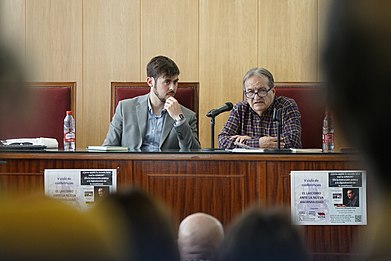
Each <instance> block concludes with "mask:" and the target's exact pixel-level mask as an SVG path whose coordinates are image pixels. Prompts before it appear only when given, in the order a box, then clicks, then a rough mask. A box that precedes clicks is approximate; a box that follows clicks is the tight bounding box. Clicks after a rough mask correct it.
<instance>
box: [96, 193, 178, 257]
mask: <svg viewBox="0 0 391 261" xmlns="http://www.w3.org/2000/svg"><path fill="white" fill-rule="evenodd" d="M97 207H99V208H101V209H107V210H114V211H110V215H114V213H113V212H116V213H117V214H118V216H120V217H121V219H122V220H123V221H124V223H125V224H126V225H125V227H124V228H123V232H124V233H126V234H129V235H130V239H131V241H132V254H131V255H132V256H133V258H134V260H143V261H144V260H146V261H149V260H151V261H154V260H162V261H178V260H179V252H178V247H177V244H176V243H175V238H176V237H175V235H174V232H175V229H174V226H173V221H172V220H171V216H170V213H169V212H168V211H167V209H166V206H165V205H164V204H163V203H162V202H160V201H159V200H157V199H156V198H155V197H153V196H152V195H150V194H148V193H147V192H145V191H143V190H141V189H136V188H132V189H127V190H122V191H118V192H116V193H113V194H109V195H108V196H107V197H106V198H105V199H104V200H103V201H101V203H100V204H99V205H98V206H97Z"/></svg>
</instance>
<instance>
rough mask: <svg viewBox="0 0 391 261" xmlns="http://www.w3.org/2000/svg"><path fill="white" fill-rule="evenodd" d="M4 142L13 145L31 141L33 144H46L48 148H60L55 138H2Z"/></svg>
mask: <svg viewBox="0 0 391 261" xmlns="http://www.w3.org/2000/svg"><path fill="white" fill-rule="evenodd" d="M2 143H3V144H4V145H11V144H12V143H19V144H23V143H31V145H41V146H46V148H48V149H57V148H58V142H57V140H56V139H54V138H44V137H40V138H18V139H8V140H2Z"/></svg>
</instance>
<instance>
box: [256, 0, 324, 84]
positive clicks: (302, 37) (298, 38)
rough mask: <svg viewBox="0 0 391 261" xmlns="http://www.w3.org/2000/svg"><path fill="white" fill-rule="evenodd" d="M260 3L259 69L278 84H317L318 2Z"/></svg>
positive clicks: (270, 0)
mask: <svg viewBox="0 0 391 261" xmlns="http://www.w3.org/2000/svg"><path fill="white" fill-rule="evenodd" d="M258 2H259V6H258V25H259V27H258V66H260V67H266V68H268V69H269V70H270V71H271V72H272V73H273V75H274V80H275V81H288V82H289V81H293V82H294V81H299V82H300V81H302V82H305V81H310V82H311V81H317V65H318V62H317V57H318V48H317V47H318V33H317V32H318V20H317V14H318V9H317V1H303V0H279V1H275V0H258Z"/></svg>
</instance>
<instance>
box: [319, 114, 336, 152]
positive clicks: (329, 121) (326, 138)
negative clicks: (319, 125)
mask: <svg viewBox="0 0 391 261" xmlns="http://www.w3.org/2000/svg"><path fill="white" fill-rule="evenodd" d="M322 150H323V152H333V151H334V124H333V118H332V116H331V114H330V112H328V111H326V113H325V116H324V119H323V131H322Z"/></svg>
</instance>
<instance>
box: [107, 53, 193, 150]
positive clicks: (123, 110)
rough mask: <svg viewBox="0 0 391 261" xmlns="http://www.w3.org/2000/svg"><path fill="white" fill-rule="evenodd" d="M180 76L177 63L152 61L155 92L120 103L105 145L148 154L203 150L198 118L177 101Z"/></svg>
mask: <svg viewBox="0 0 391 261" xmlns="http://www.w3.org/2000/svg"><path fill="white" fill-rule="evenodd" d="M178 76H179V69H178V67H177V65H176V64H175V62H174V61H172V60H171V59H169V58H167V57H165V56H156V57H154V58H152V59H151V61H150V62H149V63H148V65H147V83H148V85H149V86H150V87H151V91H150V92H149V93H148V94H146V95H142V96H138V97H135V98H132V99H126V100H122V101H120V102H119V103H118V106H117V108H116V111H115V114H114V116H113V119H112V121H111V123H110V127H109V131H108V133H107V136H106V139H105V140H104V142H103V145H104V146H124V147H128V148H129V149H131V150H139V149H141V150H146V151H159V150H163V149H180V150H189V149H199V148H200V142H199V141H198V133H197V118H196V114H195V112H193V111H191V110H190V109H188V108H186V107H184V106H182V105H180V104H179V103H178V101H177V100H176V99H175V98H174V96H175V93H176V91H177V88H178V80H179V78H178Z"/></svg>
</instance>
